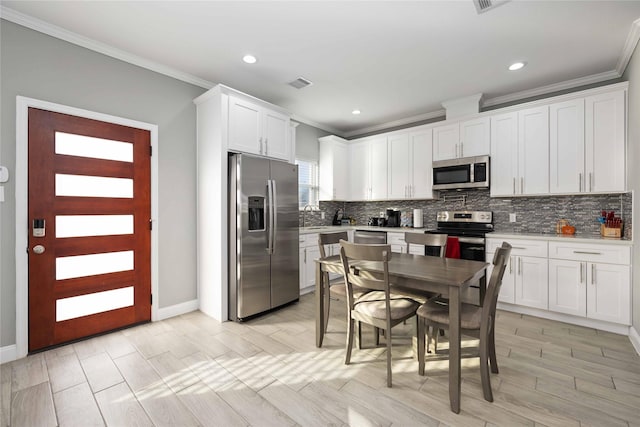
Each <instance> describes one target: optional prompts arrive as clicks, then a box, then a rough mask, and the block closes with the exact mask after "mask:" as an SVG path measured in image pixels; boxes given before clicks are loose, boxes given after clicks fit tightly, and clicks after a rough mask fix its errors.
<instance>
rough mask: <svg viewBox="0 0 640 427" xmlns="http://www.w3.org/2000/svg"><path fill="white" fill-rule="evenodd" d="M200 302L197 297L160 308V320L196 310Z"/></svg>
mask: <svg viewBox="0 0 640 427" xmlns="http://www.w3.org/2000/svg"><path fill="white" fill-rule="evenodd" d="M199 306H200V303H199V301H198V300H197V299H194V300H191V301H187V302H183V303H180V304H176V305H171V306H169V307H164V308H159V309H158V320H164V319H168V318H170V317H175V316H179V315H181V314H185V313H190V312H192V311H196V310H197V309H198V307H199Z"/></svg>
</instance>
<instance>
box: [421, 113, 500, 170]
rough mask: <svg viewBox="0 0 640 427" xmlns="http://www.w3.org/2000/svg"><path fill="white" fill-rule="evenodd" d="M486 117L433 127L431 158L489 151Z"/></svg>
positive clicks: (488, 126)
mask: <svg viewBox="0 0 640 427" xmlns="http://www.w3.org/2000/svg"><path fill="white" fill-rule="evenodd" d="M490 135H491V132H490V121H489V118H488V117H480V118H477V119H472V120H466V121H463V122H457V123H452V124H448V125H444V126H437V127H434V128H433V160H434V161H435V160H448V159H457V158H460V157H471V156H485V155H487V154H489V151H490Z"/></svg>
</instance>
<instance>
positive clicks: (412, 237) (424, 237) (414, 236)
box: [404, 232, 448, 258]
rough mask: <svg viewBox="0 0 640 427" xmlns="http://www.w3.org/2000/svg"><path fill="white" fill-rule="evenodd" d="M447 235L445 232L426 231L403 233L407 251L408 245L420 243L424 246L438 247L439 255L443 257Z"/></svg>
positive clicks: (445, 250)
mask: <svg viewBox="0 0 640 427" xmlns="http://www.w3.org/2000/svg"><path fill="white" fill-rule="evenodd" d="M447 237H448V236H447V235H446V234H426V233H411V232H406V233H404V241H405V242H407V253H409V248H410V246H411V245H412V244H413V245H422V246H426V247H433V248H440V252H439V255H438V256H439V257H440V258H444V254H445V253H446V252H447Z"/></svg>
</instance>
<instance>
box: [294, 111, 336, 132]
mask: <svg viewBox="0 0 640 427" xmlns="http://www.w3.org/2000/svg"><path fill="white" fill-rule="evenodd" d="M291 120H295V121H296V122H299V123H304V124H305V125H309V126H313V127H314V128H318V129H321V130H323V131H325V132H330V133H332V134H333V135H338V136H342V134H343V132H342V131H341V130H339V129H336V128H334V127H332V126H327V125H323V124H322V123H318V122H314V121H313V120H309V119H308V118H306V117H303V116H299V115H297V114H293V113H292V114H291Z"/></svg>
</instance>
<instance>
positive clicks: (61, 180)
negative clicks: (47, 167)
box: [56, 173, 133, 199]
mask: <svg viewBox="0 0 640 427" xmlns="http://www.w3.org/2000/svg"><path fill="white" fill-rule="evenodd" d="M56 196H76V197H123V198H128V199H131V198H133V179H130V178H107V177H104V176H86V175H65V174H60V173H57V174H56Z"/></svg>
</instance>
